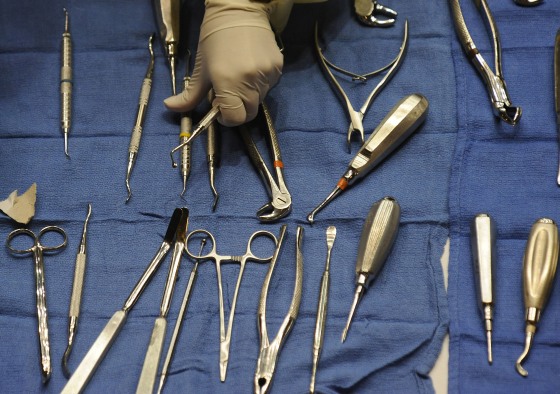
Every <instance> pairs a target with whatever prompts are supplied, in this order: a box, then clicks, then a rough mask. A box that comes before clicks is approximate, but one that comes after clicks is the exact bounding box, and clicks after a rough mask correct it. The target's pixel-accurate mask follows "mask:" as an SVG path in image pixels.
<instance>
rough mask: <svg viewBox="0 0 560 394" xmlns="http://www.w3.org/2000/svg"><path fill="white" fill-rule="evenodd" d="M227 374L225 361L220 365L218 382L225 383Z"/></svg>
mask: <svg viewBox="0 0 560 394" xmlns="http://www.w3.org/2000/svg"><path fill="white" fill-rule="evenodd" d="M226 374H227V361H222V362H221V363H220V381H221V382H222V383H223V382H225V381H226Z"/></svg>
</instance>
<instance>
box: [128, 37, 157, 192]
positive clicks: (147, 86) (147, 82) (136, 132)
mask: <svg viewBox="0 0 560 394" xmlns="http://www.w3.org/2000/svg"><path fill="white" fill-rule="evenodd" d="M154 37H155V34H152V35H151V36H150V39H149V41H148V50H149V51H150V62H149V63H148V70H147V71H146V76H145V77H144V81H143V82H142V89H141V90H140V99H139V101H138V111H137V113H136V123H135V124H134V127H133V128H132V134H131V136H130V144H129V146H128V165H127V167H126V179H125V185H126V190H127V192H128V196H127V198H126V201H125V202H128V201H129V200H130V198H131V197H132V191H131V190H130V175H131V174H132V169H133V168H134V164H135V163H136V158H137V157H138V148H139V147H140V140H141V138H142V127H143V125H144V119H145V118H146V113H147V112H148V101H149V100H150V92H151V90H152V75H153V73H154V63H155V57H154V49H153V41H154Z"/></svg>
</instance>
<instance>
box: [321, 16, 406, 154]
mask: <svg viewBox="0 0 560 394" xmlns="http://www.w3.org/2000/svg"><path fill="white" fill-rule="evenodd" d="M407 49H408V20H405V23H404V34H403V41H402V44H401V47H400V49H399V53H398V54H397V56H396V57H395V59H393V60H392V61H391V62H390V63H389V64H388V65H386V66H384V67H382V68H380V69H379V70H376V71H374V72H371V73H368V74H365V75H362V76H360V75H357V74H354V73H351V72H348V71H346V70H342V69H340V68H339V67H336V66H334V65H333V64H332V63H331V62H329V61H328V60H327V59H326V57H325V55H324V54H323V51H322V49H321V47H320V46H319V28H318V25H317V24H316V25H315V51H316V52H317V56H318V57H319V63H320V64H321V68H322V69H323V71H324V72H325V74H326V75H327V77H328V79H329V80H330V81H331V84H332V86H333V87H334V90H335V92H336V93H337V95H338V97H339V99H340V101H341V102H342V103H343V105H345V106H346V111H347V112H348V116H349V117H350V126H349V127H348V134H347V144H348V151H350V143H351V140H352V134H353V133H354V132H358V134H359V137H360V143H361V144H363V143H364V124H363V119H364V116H365V114H366V112H367V111H368V109H369V107H370V106H371V104H372V103H373V101H374V100H375V98H376V97H377V95H378V94H379V93H380V92H381V90H383V88H384V87H385V86H386V85H387V84H388V83H389V81H390V80H391V78H392V77H393V76H394V75H395V74H396V72H397V71H398V69H399V67H400V66H401V64H402V63H403V61H404V58H405V55H406V51H407ZM331 68H333V69H335V70H337V71H339V72H341V73H343V74H346V75H350V76H353V79H354V80H360V81H364V80H365V79H366V78H367V77H371V76H374V75H377V74H378V73H380V72H383V71H385V70H387V73H386V74H385V76H384V77H383V79H381V81H379V83H378V84H377V85H376V86H375V88H374V89H373V90H372V91H371V93H370V94H369V96H368V97H367V98H366V100H365V102H364V103H363V105H362V106H361V107H360V109H359V111H356V110H355V109H354V107H353V106H352V103H351V102H350V99H349V98H348V95H347V94H346V92H344V89H342V86H341V85H340V83H339V82H338V80H337V79H336V78H335V76H334V74H333V73H332V71H331V70H330V69H331Z"/></svg>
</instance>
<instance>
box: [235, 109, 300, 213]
mask: <svg viewBox="0 0 560 394" xmlns="http://www.w3.org/2000/svg"><path fill="white" fill-rule="evenodd" d="M261 109H262V114H263V116H264V119H265V122H266V130H267V133H266V134H267V136H268V143H269V147H270V149H271V151H272V152H271V153H272V156H273V161H274V164H273V165H274V168H275V170H276V177H277V178H278V182H276V181H275V180H274V178H273V177H272V174H271V173H270V171H269V170H268V168H267V166H266V164H265V163H264V160H263V157H262V155H261V154H260V152H259V149H258V147H257V144H255V141H254V140H253V138H252V137H251V132H250V131H249V129H248V128H247V126H245V125H243V126H240V127H239V131H240V132H241V137H242V138H243V142H245V146H246V147H247V150H248V153H249V157H250V158H251V161H252V162H253V164H254V165H255V167H256V168H257V170H258V171H259V173H260V174H261V177H262V178H263V180H264V182H265V184H266V186H267V191H268V194H269V195H270V196H271V197H272V200H271V201H270V202H269V203H266V204H264V205H263V206H262V207H260V208H259V210H258V211H257V217H258V218H259V220H260V221H261V222H274V221H276V220H279V219H282V218H283V217H285V216H287V215H288V214H289V213H290V212H291V211H292V196H291V195H290V192H289V191H288V187H287V186H286V182H285V181H284V171H283V169H284V163H283V162H282V154H281V153H280V144H279V143H278V136H277V134H276V129H275V128H274V123H273V122H272V117H271V116H270V112H269V110H268V107H267V106H266V104H265V103H262V104H261Z"/></svg>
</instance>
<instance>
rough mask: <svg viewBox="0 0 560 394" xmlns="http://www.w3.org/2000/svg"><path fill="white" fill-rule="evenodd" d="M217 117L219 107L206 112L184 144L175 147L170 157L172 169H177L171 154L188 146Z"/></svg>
mask: <svg viewBox="0 0 560 394" xmlns="http://www.w3.org/2000/svg"><path fill="white" fill-rule="evenodd" d="M218 115H220V107H218V106H215V107H212V108H211V109H210V111H208V113H207V114H206V115H204V117H203V118H202V119H201V121H200V122H198V124H197V125H196V127H195V128H194V130H193V132H192V133H191V136H190V137H189V138H187V140H186V141H185V142H182V143H181V144H179V145H177V146H176V147H175V148H173V149H172V150H171V152H170V156H171V165H172V166H173V168H175V167H177V163H176V162H175V158H174V157H173V154H174V153H175V152H177V151H178V150H179V149H181V148H182V147H183V146H185V145H187V144H190V143H191V142H192V141H193V140H194V139H195V138H196V137H198V136H199V135H200V134H201V133H202V132H203V131H204V130H206V129H207V128H208V127H209V126H210V125H211V124H212V122H213V121H215V120H216V119H217V118H218Z"/></svg>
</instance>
